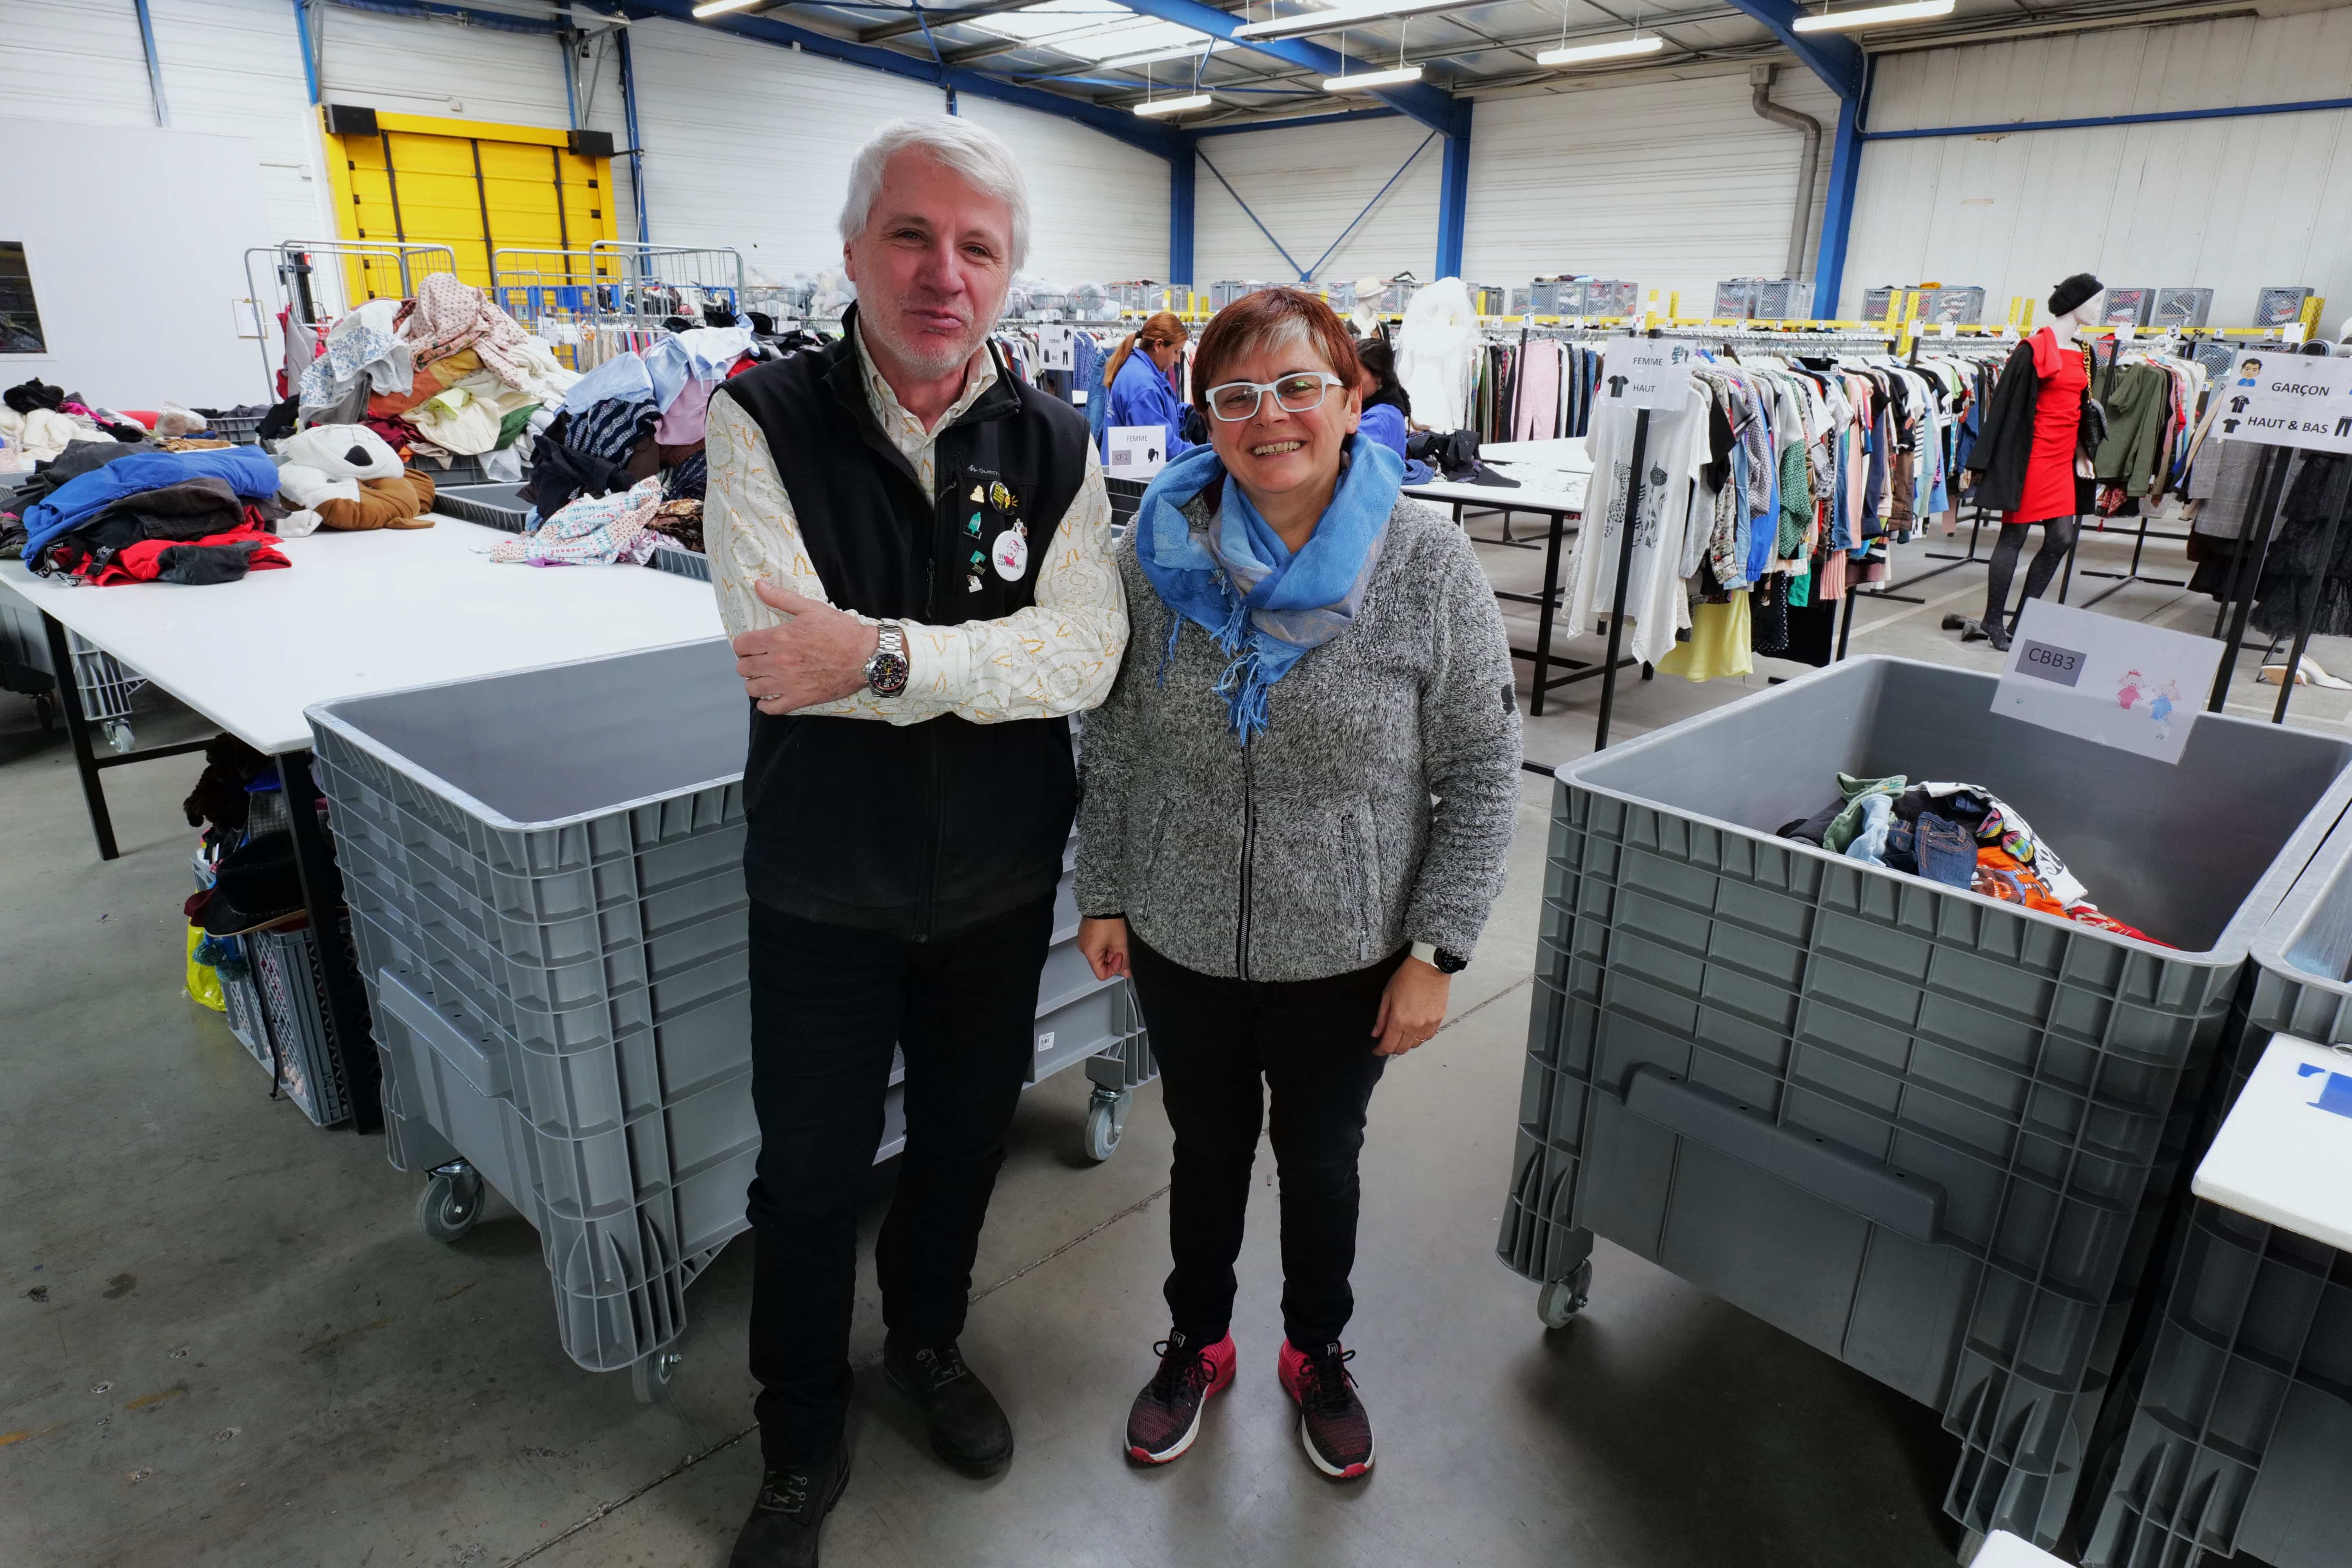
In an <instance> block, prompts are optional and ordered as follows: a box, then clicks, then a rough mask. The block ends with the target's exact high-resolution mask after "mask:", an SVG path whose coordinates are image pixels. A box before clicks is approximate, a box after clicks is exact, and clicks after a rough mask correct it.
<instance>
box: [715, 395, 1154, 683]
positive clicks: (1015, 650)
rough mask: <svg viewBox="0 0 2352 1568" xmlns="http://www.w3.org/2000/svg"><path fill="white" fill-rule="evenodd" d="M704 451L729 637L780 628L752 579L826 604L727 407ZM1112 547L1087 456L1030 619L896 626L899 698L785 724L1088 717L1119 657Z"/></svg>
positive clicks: (1026, 614) (1105, 508)
mask: <svg viewBox="0 0 2352 1568" xmlns="http://www.w3.org/2000/svg"><path fill="white" fill-rule="evenodd" d="M705 451H706V455H707V458H708V460H709V490H708V494H707V497H706V499H705V500H704V503H703V537H704V541H705V542H706V544H707V545H708V547H709V553H710V566H711V583H712V586H713V588H714V589H715V590H716V592H717V594H718V598H719V619H720V620H721V621H722V622H724V623H725V625H726V627H727V635H728V636H730V637H740V636H741V635H742V634H743V633H744V632H747V631H751V630H752V629H754V628H756V627H763V626H775V625H777V624H779V623H780V622H781V621H782V618H783V617H782V616H781V615H780V614H778V613H777V612H776V611H774V610H772V609H771V608H769V607H768V606H767V605H765V604H762V603H761V600H760V598H759V595H756V594H754V593H753V592H752V590H751V584H753V583H755V582H757V581H758V580H760V579H761V578H762V577H765V578H766V579H767V580H768V581H769V582H770V583H772V584H775V585H777V586H779V587H782V588H788V589H790V590H791V591H792V592H793V593H795V594H800V595H803V596H805V597H808V598H812V599H818V600H824V601H825V602H827V603H830V602H831V601H830V600H829V599H827V597H826V595H825V591H824V583H823V582H822V581H821V580H820V579H819V578H818V576H817V574H816V569H815V567H814V565H813V564H812V563H811V562H810V561H809V558H808V553H807V552H806V551H805V550H804V549H803V546H802V542H801V534H800V525H799V522H798V521H797V520H796V519H795V518H794V516H793V504H792V498H791V497H790V496H789V495H788V494H787V493H786V492H785V489H784V486H783V481H782V479H780V478H779V477H778V476H777V473H776V468H775V463H774V461H773V459H772V458H771V457H770V456H769V453H768V447H767V442H766V440H765V439H764V438H763V437H762V436H761V432H760V428H759V426H757V425H756V424H754V423H753V422H752V420H751V416H750V415H749V414H747V413H746V412H744V410H743V408H742V406H741V405H740V404H737V403H736V402H735V401H734V400H733V399H732V398H726V397H720V398H714V399H713V400H712V401H711V405H710V420H709V432H708V435H707V437H706V446H705ZM1110 543H1111V540H1110V498H1109V497H1108V494H1106V493H1105V491H1104V489H1103V480H1102V470H1101V468H1100V465H1099V463H1098V462H1097V458H1096V456H1095V454H1094V452H1093V451H1092V449H1091V447H1089V449H1088V452H1087V475H1086V480H1085V482H1084V484H1083V485H1081V487H1080V488H1079V490H1078V494H1077V496H1076V499H1074V500H1072V501H1071V502H1070V507H1069V511H1068V513H1067V514H1066V516H1065V517H1064V519H1063V520H1062V526H1061V527H1059V528H1058V529H1056V530H1055V531H1054V533H1053V535H1052V548H1053V554H1052V556H1051V558H1050V559H1048V560H1047V561H1046V562H1045V564H1044V566H1042V567H1041V568H1040V569H1039V571H1038V574H1037V583H1036V593H1035V602H1034V604H1032V605H1030V607H1029V608H1027V609H1024V610H1016V611H1015V612H1013V614H1012V615H1010V616H1004V617H1003V618H1002V619H1000V620H993V621H969V622H966V623H964V624H963V625H961V626H925V625H922V624H920V623H918V622H907V623H904V625H905V626H906V631H907V645H908V647H907V655H908V665H909V667H910V669H909V673H908V679H907V689H906V690H905V691H904V692H903V693H902V694H900V695H899V696H898V697H891V698H884V697H877V696H875V695H874V694H873V693H871V692H864V691H861V692H858V693H856V694H855V695H854V696H850V697H845V698H842V699H840V700H836V701H833V702H825V703H819V704H815V705H814V706H811V707H808V708H803V709H798V710H795V711H798V712H802V713H815V714H831V715H839V716H845V717H851V718H860V719H880V720H884V721H887V722H890V723H894V724H914V723H919V722H921V721H924V720H926V719H935V718H938V717H940V715H942V714H946V713H956V714H961V716H962V717H964V718H966V719H969V720H971V721H973V722H975V723H982V724H987V723H996V722H1001V721H1005V720H1009V719H1045V718H1054V717H1056V716H1059V715H1062V714H1067V713H1076V712H1081V711H1084V710H1087V709H1089V708H1093V707H1097V706H1098V705H1099V704H1100V703H1101V702H1102V700H1103V698H1104V697H1105V695H1107V694H1108V692H1109V690H1110V684H1111V680H1112V679H1113V678H1114V677H1115V676H1117V674H1118V661H1119V658H1120V656H1121V655H1122V654H1123V653H1124V652H1125V651H1126V647H1127V631H1128V625H1127V602H1126V598H1125V595H1124V592H1123V590H1122V589H1121V587H1120V585H1119V578H1118V569H1117V567H1115V566H1114V565H1113V564H1112V562H1111V551H1110ZM862 618H864V619H866V620H868V621H871V620H872V619H874V617H873V616H865V617H862Z"/></svg>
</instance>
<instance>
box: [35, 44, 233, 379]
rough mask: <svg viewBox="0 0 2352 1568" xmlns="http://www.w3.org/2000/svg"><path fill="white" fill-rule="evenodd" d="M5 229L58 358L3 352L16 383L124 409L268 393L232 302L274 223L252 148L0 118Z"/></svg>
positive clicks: (145, 130)
mask: <svg viewBox="0 0 2352 1568" xmlns="http://www.w3.org/2000/svg"><path fill="white" fill-rule="evenodd" d="M142 74H143V68H142ZM0 146H5V147H6V148H8V149H9V150H10V161H9V166H8V173H7V174H6V175H5V177H0V234H5V235H6V236H7V237H9V238H11V239H21V240H23V241H24V242H25V249H26V260H27V261H28V262H29V263H30V265H31V268H32V274H33V294H34V300H35V303H36V304H37V307H38V308H39V310H40V314H41V328H42V333H43V336H44V337H45V338H46V339H47V346H48V351H49V352H48V353H42V354H10V355H7V356H6V357H5V359H0V366H5V375H6V378H7V382H8V384H15V383H16V382H18V381H21V380H23V379H25V378H26V376H31V375H37V376H39V377H40V378H41V379H42V380H43V381H47V382H54V383H57V384H60V385H62V386H65V387H67V388H68V389H69V390H73V391H79V392H83V393H86V394H88V395H89V396H90V397H92V398H95V399H97V400H98V401H99V402H100V403H107V404H112V405H115V406H116V407H119V408H152V407H154V406H155V405H156V403H157V401H158V400H159V399H163V398H173V399H175V400H177V401H179V402H183V403H189V404H203V405H215V406H217V405H225V404H237V403H247V402H251V401H253V400H254V399H255V398H257V396H259V395H260V394H261V391H262V388H263V385H264V381H263V377H262V370H261V360H260V355H259V353H258V352H257V350H256V348H255V345H254V343H253V341H252V340H251V339H249V338H240V337H238V336H237V335H236V315H235V313H234V311H233V310H232V304H231V302H232V301H234V300H237V299H240V298H242V297H243V296H244V294H245V291H246V290H245V281H244V275H243V272H242V270H241V268H242V266H243V257H242V254H241V253H242V251H243V248H244V247H245V245H246V243H247V238H248V237H250V236H251V235H253V234H255V233H257V232H258V231H260V230H261V229H262V228H263V226H265V224H266V222H267V220H266V219H265V218H264V216H263V204H262V193H261V177H260V160H259V158H258V157H257V156H256V153H255V149H254V146H253V144H252V143H251V142H246V141H242V140H240V139H237V138H234V137H226V136H210V135H204V134H200V133H198V132H191V131H161V130H157V129H155V128H154V127H152V126H127V125H126V126H108V125H90V124H87V123H85V124H79V125H73V126H69V127H66V128H62V129H61V128H60V127H58V125H56V124H54V123H51V122H49V121H37V120H0ZM191 171H201V172H202V174H203V177H202V178H201V179H196V178H191V177H190V172H191ZM94 173H95V174H102V175H103V176H104V192H103V199H93V195H92V191H91V181H92V178H93V174H94Z"/></svg>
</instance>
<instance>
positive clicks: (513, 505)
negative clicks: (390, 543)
mask: <svg viewBox="0 0 2352 1568" xmlns="http://www.w3.org/2000/svg"><path fill="white" fill-rule="evenodd" d="M420 471H421V472H427V477H428V478H429V477H430V474H429V471H426V470H420ZM433 510H435V511H437V512H439V513H441V514H442V515H443V516H445V517H454V518H457V519H458V520H459V521H464V522H478V523H480V524H481V525H482V526H483V527H485V528H502V529H504V530H506V531H507V532H509V533H521V532H523V531H526V529H527V527H528V525H529V523H530V514H531V504H530V500H528V499H526V498H525V497H524V495H523V488H522V486H520V485H478V484H457V483H452V484H449V485H447V486H446V487H441V486H436V489H435V490H434V492H433Z"/></svg>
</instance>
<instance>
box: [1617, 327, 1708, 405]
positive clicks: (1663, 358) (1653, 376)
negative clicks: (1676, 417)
mask: <svg viewBox="0 0 2352 1568" xmlns="http://www.w3.org/2000/svg"><path fill="white" fill-rule="evenodd" d="M1690 372H1691V346H1690V345H1689V344H1688V343H1685V342H1670V341H1668V340H1667V339H1664V338H1612V339H1610V340H1609V347H1608V350H1607V351H1606V352H1605V353H1603V354H1602V355H1601V401H1602V402H1603V403H1609V404H1613V405H1616V406H1618V407H1620V408H1659V409H1664V410H1667V411H1669V412H1671V411H1673V410H1675V409H1677V408H1680V407H1681V406H1682V405H1683V403H1684V401H1685V399H1686V398H1688V397H1689V396H1690Z"/></svg>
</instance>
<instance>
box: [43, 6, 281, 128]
mask: <svg viewBox="0 0 2352 1568" xmlns="http://www.w3.org/2000/svg"><path fill="white" fill-rule="evenodd" d="M289 27H290V24H289ZM0 105H5V108H6V110H7V112H8V113H10V114H14V115H22V116H23V117H24V118H26V120H31V121H44V120H46V121H65V122H67V123H69V124H74V125H152V124H154V123H155V100H154V96H153V95H152V93H150V92H149V91H148V89H147V56H146V54H145V52H144V51H143V50H142V49H141V48H140V47H139V14H138V12H137V11H136V10H134V9H133V8H132V6H131V0H0Z"/></svg>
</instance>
